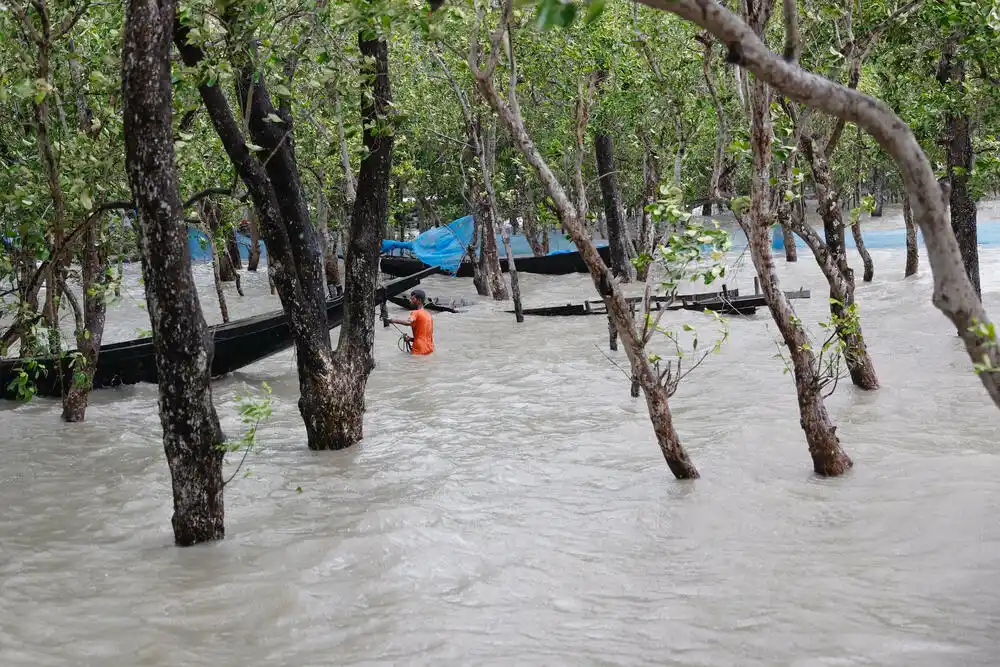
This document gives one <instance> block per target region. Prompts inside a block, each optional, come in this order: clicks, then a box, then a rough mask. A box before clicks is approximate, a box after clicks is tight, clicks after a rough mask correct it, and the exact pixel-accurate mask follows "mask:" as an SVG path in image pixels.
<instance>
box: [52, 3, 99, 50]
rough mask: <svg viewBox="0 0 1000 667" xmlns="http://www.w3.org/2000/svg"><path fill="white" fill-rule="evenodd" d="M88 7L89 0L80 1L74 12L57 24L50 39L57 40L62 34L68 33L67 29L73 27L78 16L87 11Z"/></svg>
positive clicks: (78, 18)
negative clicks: (56, 28)
mask: <svg viewBox="0 0 1000 667" xmlns="http://www.w3.org/2000/svg"><path fill="white" fill-rule="evenodd" d="M88 9H90V2H89V0H88V1H87V2H84V3H82V4H81V5H80V6H79V7H77V9H76V12H74V13H73V14H71V15H69V16H67V17H66V18H64V19H63V22H62V25H60V26H59V29H58V30H56V32H55V34H54V35H53V36H52V41H53V42H57V41H59V40H60V39H62V38H63V37H64V36H66V35H67V34H68V33H69V31H70V30H72V29H73V26H75V25H76V22H77V21H79V20H80V18H81V17H82V16H83V15H84V14H86V13H87V10H88Z"/></svg>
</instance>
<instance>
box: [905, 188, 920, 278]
mask: <svg viewBox="0 0 1000 667" xmlns="http://www.w3.org/2000/svg"><path fill="white" fill-rule="evenodd" d="M903 222H904V224H905V225H906V269H905V272H904V273H903V276H904V277H907V278H909V277H910V276H912V275H913V274H915V273H916V272H917V268H918V265H919V264H920V253H919V250H918V248H917V225H916V224H915V223H914V222H913V209H912V208H910V198H909V197H908V196H906V195H903Z"/></svg>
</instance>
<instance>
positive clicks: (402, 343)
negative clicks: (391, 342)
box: [386, 320, 413, 352]
mask: <svg viewBox="0 0 1000 667" xmlns="http://www.w3.org/2000/svg"><path fill="white" fill-rule="evenodd" d="M386 321H388V320H386ZM389 324H391V325H392V328H393V329H395V330H396V331H398V332H399V340H397V341H396V347H398V348H399V351H400V352H410V351H411V350H412V349H413V345H412V344H411V343H410V341H409V340H408V339H407V337H406V332H405V331H403V330H402V329H400V328H399V327H397V326H396V323H395V322H389ZM404 348H405V349H404Z"/></svg>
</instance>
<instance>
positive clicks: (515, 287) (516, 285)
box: [501, 222, 524, 324]
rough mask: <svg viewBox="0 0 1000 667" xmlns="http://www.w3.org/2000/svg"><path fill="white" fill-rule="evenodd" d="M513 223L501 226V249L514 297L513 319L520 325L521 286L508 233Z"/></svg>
mask: <svg viewBox="0 0 1000 667" xmlns="http://www.w3.org/2000/svg"><path fill="white" fill-rule="evenodd" d="M512 226H513V223H511V222H508V223H507V224H505V225H504V226H503V230H502V231H501V234H502V235H503V249H504V252H506V253H507V266H508V273H509V274H510V291H511V295H512V296H513V297H514V319H515V320H516V321H517V322H518V323H519V324H520V323H521V322H524V311H523V310H522V308H521V284H520V282H519V281H518V278H517V267H516V266H514V251H512V250H511V249H510V232H511V228H512Z"/></svg>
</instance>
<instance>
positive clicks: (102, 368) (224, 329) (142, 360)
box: [0, 267, 437, 400]
mask: <svg viewBox="0 0 1000 667" xmlns="http://www.w3.org/2000/svg"><path fill="white" fill-rule="evenodd" d="M435 271H437V267H427V268H426V269H424V270H423V271H419V272H417V273H414V274H412V275H409V276H406V277H404V278H399V279H397V280H393V281H391V282H389V283H386V285H385V286H384V287H382V288H379V291H378V292H377V300H378V301H382V300H384V299H387V298H392V297H395V296H397V295H399V294H402V293H403V292H405V291H406V290H408V289H410V288H412V287H415V286H417V285H419V284H420V280H421V279H422V278H426V277H427V276H429V275H431V274H432V273H434V272H435ZM343 307H344V297H343V296H337V297H335V298H332V299H329V300H327V302H326V318H327V324H328V326H329V327H330V328H331V329H333V328H335V327H338V326H340V324H341V322H343V320H344V310H343ZM209 331H211V332H212V336H213V339H214V340H215V352H214V354H213V356H212V377H220V376H223V375H226V374H227V373H232V372H233V371H236V370H239V369H240V368H243V367H245V366H249V365H250V364H252V363H255V362H257V361H260V360H261V359H265V358H267V357H269V356H271V355H273V354H276V353H278V352H281V351H282V350H285V349H287V348H289V347H291V346H292V344H293V340H292V333H291V328H290V326H289V324H288V318H286V317H285V313H284V311H281V310H276V311H272V312H269V313H264V314H261V315H256V316H254V317H249V318H246V319H242V320H236V321H234V322H229V323H227V324H219V325H215V326H212V327H209ZM72 354H73V353H72V352H68V353H67V354H65V355H64V356H63V357H62V364H61V366H62V377H61V378H60V376H59V375H58V374H56V373H53V372H52V369H53V368H55V366H56V363H55V362H56V359H55V358H54V357H41V358H35V359H30V360H29V359H0V396H2V397H3V398H6V399H8V400H17V399H18V392H17V388H16V386H12V383H15V382H16V378H17V377H18V376H19V375H20V371H21V369H24V370H25V372H27V373H28V375H29V377H30V378H32V384H33V385H34V388H35V391H36V393H37V395H39V396H48V397H54V398H58V397H60V396H62V394H63V389H64V388H68V387H69V386H70V383H71V382H72V381H73V369H72V367H71V363H72V359H71V355H72ZM36 364H37V365H36ZM140 382H149V383H151V384H156V382H157V371H156V354H155V351H154V348H153V339H152V338H139V339H136V340H129V341H124V342H121V343H111V344H109V345H102V346H101V354H100V356H98V359H97V369H96V371H95V373H94V389H103V388H105V387H115V386H118V385H129V384H137V383H140Z"/></svg>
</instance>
